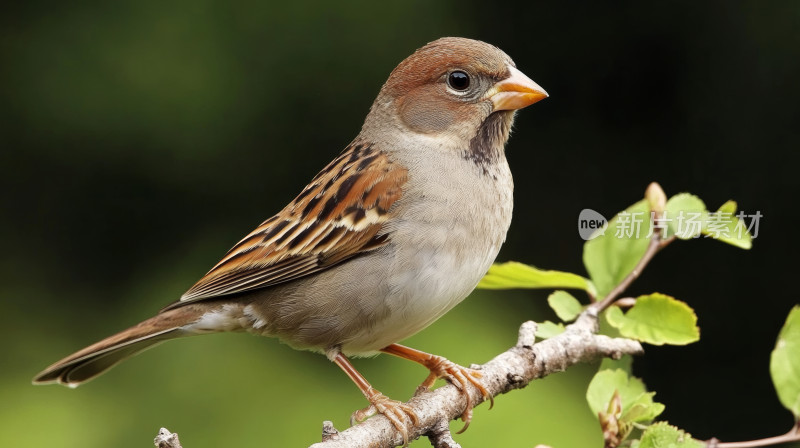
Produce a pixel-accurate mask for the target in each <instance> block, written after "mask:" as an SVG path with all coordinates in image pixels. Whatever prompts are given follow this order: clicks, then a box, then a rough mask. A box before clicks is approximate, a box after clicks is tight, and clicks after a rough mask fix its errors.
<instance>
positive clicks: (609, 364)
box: [599, 333, 633, 375]
mask: <svg viewBox="0 0 800 448" xmlns="http://www.w3.org/2000/svg"><path fill="white" fill-rule="evenodd" d="M601 334H605V333H601ZM616 369H621V370H623V371H625V372H627V373H628V375H630V374H631V372H633V356H631V355H624V356H622V358H620V359H611V358H603V360H602V361H600V369H599V370H616Z"/></svg>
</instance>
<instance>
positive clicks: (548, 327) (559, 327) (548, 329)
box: [536, 320, 564, 339]
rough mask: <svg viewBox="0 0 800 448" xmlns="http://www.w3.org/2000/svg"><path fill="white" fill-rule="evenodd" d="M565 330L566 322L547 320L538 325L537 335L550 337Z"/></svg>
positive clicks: (544, 337) (542, 337)
mask: <svg viewBox="0 0 800 448" xmlns="http://www.w3.org/2000/svg"><path fill="white" fill-rule="evenodd" d="M563 332H564V324H561V323H558V324H556V323H553V322H550V321H549V320H546V321H544V322H542V323H540V324H538V325H537V326H536V337H537V338H540V339H550V338H552V337H553V336H558V335H559V334H561V333H563Z"/></svg>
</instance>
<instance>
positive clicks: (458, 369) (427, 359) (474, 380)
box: [381, 344, 494, 434]
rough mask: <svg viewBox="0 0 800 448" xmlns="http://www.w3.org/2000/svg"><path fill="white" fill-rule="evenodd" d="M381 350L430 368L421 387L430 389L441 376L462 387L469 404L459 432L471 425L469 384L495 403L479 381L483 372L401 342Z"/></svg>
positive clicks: (491, 404) (491, 403)
mask: <svg viewBox="0 0 800 448" xmlns="http://www.w3.org/2000/svg"><path fill="white" fill-rule="evenodd" d="M381 351H382V352H384V353H388V354H390V355H394V356H397V357H400V358H403V359H407V360H409V361H414V362H416V363H418V364H422V365H423V366H425V367H426V368H427V369H428V370H430V372H431V373H430V374H429V375H428V377H427V378H425V381H423V382H422V384H420V385H419V389H422V390H428V389H430V388H431V387H433V383H434V382H436V380H437V379H439V378H445V379H447V380H448V381H450V382H451V383H453V384H454V385H455V386H456V387H458V388H459V389H461V393H463V394H464V397H465V398H466V400H467V406H466V408H465V409H464V413H463V414H461V420H463V421H464V427H463V428H461V430H460V431H458V433H459V434H460V433H462V432H464V431H466V430H467V427H469V423H470V421H471V420H472V406H473V403H472V397H471V396H470V395H469V392H468V391H467V384H472V385H473V386H475V387H476V388H477V389H478V390H479V391H480V393H481V395H483V398H484V399H485V400H487V399H488V400H489V401H490V406H489V408H490V409H491V407H492V406H493V405H494V399H493V398H492V396H491V395H490V394H489V391H487V390H486V388H485V387H483V385H482V384H481V383H480V381H478V378H480V377H481V373H480V372H478V371H477V370H473V369H468V368H466V367H462V366H460V365H458V364H456V363H454V362H452V361H449V360H448V359H447V358H443V357H441V356H437V355H432V354H430V353H425V352H422V351H419V350H415V349H413V348H410V347H406V346H403V345H399V344H392V345H390V346H388V347H385V348H382V349H381ZM419 389H418V390H419Z"/></svg>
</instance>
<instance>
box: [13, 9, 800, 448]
mask: <svg viewBox="0 0 800 448" xmlns="http://www.w3.org/2000/svg"><path fill="white" fill-rule="evenodd" d="M0 8H2V9H0V58H1V59H0V81H2V82H0V145H2V150H0V201H1V202H0V206H1V207H2V208H0V210H2V214H3V218H4V219H2V220H0V238H2V251H0V267H2V269H0V300H2V305H3V312H2V313H0V331H2V336H3V340H4V341H5V342H4V343H3V344H2V346H0V359H3V360H4V361H3V362H2V366H3V367H2V368H1V369H0V398H1V399H2V406H0V446H32V447H36V446H47V447H78V446H80V447H104V446H115V447H120V448H121V447H143V446H150V440H151V439H152V438H153V437H154V436H155V434H156V432H157V431H158V428H159V427H161V426H166V427H168V428H169V429H170V430H172V431H175V432H178V433H180V435H181V440H182V441H183V443H184V445H185V446H186V447H187V448H201V447H217V446H241V447H250V446H253V447H255V446H264V445H267V446H272V445H274V446H304V445H307V444H310V443H312V442H314V441H317V440H318V438H319V434H320V429H321V423H322V421H323V420H326V419H330V420H333V421H334V423H335V424H336V425H337V427H339V428H342V429H343V428H345V427H346V426H347V419H348V417H349V414H350V412H352V411H353V410H355V409H357V408H360V407H363V406H364V405H365V402H364V400H363V398H362V397H361V396H360V394H359V393H358V391H357V390H356V388H355V387H354V386H353V385H352V384H351V383H350V382H349V380H348V379H347V378H346V377H345V375H343V374H342V373H341V372H339V370H338V368H336V367H335V366H334V365H332V364H331V363H330V362H328V360H327V359H325V358H324V357H322V356H319V355H314V354H310V353H304V352H295V351H293V350H290V349H288V348H287V347H285V346H283V345H281V344H279V343H278V342H276V341H275V340H271V339H266V338H256V337H252V336H249V335H243V334H226V335H213V336H205V337H202V338H191V339H186V340H180V341H174V342H171V343H168V344H165V345H163V346H160V347H158V348H157V349H154V350H152V351H149V352H147V353H144V354H143V355H141V356H139V357H137V358H135V359H133V360H130V361H128V362H127V363H125V364H123V365H122V366H120V367H118V368H116V369H114V370H112V371H111V372H110V373H108V374H106V375H104V376H102V377H100V378H99V379H97V380H96V381H93V382H91V383H89V384H87V385H85V386H83V387H81V388H79V389H77V390H68V389H66V388H62V387H55V386H50V387H33V386H31V385H30V379H31V378H32V377H33V375H34V374H35V373H36V372H38V371H39V370H40V369H41V368H43V367H45V366H47V365H49V364H50V363H51V362H53V361H55V360H57V359H59V358H61V357H62V356H65V355H67V354H69V353H71V352H72V351H74V350H76V349H79V348H81V347H83V346H85V345H87V344H89V343H91V342H94V341H96V340H98V339H100V338H102V337H105V336H107V335H109V334H111V333H113V332H115V331H118V330H120V329H123V328H125V327H127V326H129V325H132V324H134V323H136V322H138V321H140V320H142V319H144V318H147V317H149V316H150V315H152V314H153V313H154V312H156V311H157V310H158V309H160V307H162V306H163V305H166V304H167V303H170V302H171V301H173V300H175V299H176V298H177V297H179V296H180V294H181V293H183V292H184V291H185V290H186V289H187V288H188V287H189V286H191V285H192V284H193V283H194V281H195V280H196V279H197V278H199V276H201V275H202V274H203V273H204V272H205V271H206V270H207V269H208V268H209V267H210V266H211V265H213V263H215V262H216V261H217V259H218V258H219V257H220V256H221V255H222V254H223V253H224V252H225V251H226V250H227V249H228V248H229V247H230V246H231V245H232V244H234V243H235V242H236V241H238V240H239V238H240V237H241V236H242V235H244V234H245V233H246V232H249V231H250V230H251V229H252V228H253V227H254V226H256V225H257V224H258V223H260V222H261V221H262V220H263V219H265V218H267V217H269V216H271V214H273V213H275V212H276V211H277V210H279V209H280V208H281V207H282V206H283V205H284V204H285V203H287V202H288V201H289V200H291V199H292V198H293V197H294V195H295V194H296V193H298V192H299V191H300V189H301V188H302V187H303V186H305V184H306V182H307V181H308V180H309V179H310V178H311V177H313V176H314V174H316V172H317V171H318V170H319V169H320V168H322V167H323V166H324V164H326V163H327V162H328V161H329V160H330V159H332V158H333V157H334V156H335V155H336V154H337V153H338V152H339V151H340V150H341V149H342V148H343V147H344V146H345V145H346V144H347V143H348V142H349V141H350V139H352V138H353V137H354V136H355V135H356V134H357V132H358V130H359V129H360V126H361V123H362V120H363V118H364V116H365V114H366V112H367V110H368V108H369V105H370V104H371V102H372V100H373V98H374V96H375V95H376V93H377V91H378V89H379V88H380V86H381V84H382V83H383V82H384V81H385V79H386V77H387V76H388V74H389V72H390V71H391V69H392V68H394V66H395V65H396V64H397V63H398V62H399V61H400V60H402V59H403V58H405V57H406V56H407V55H409V54H410V53H411V52H412V51H413V50H414V49H416V48H418V47H420V46H422V45H424V44H425V43H426V42H428V41H431V40H434V39H436V38H438V37H441V36H446V35H457V36H465V37H472V38H477V39H482V40H485V41H488V42H490V43H493V44H495V45H497V46H499V47H500V48H502V49H503V50H505V51H506V52H507V53H508V54H510V55H511V56H512V57H513V58H514V59H515V61H516V63H517V66H518V67H519V68H520V69H521V70H522V71H524V72H525V73H526V74H528V75H529V76H530V77H531V78H533V79H534V80H536V81H537V82H538V83H539V84H541V85H542V86H543V87H544V88H545V89H547V91H548V92H549V93H550V95H551V98H550V99H548V100H546V101H543V102H541V103H539V104H536V105H535V106H533V107H531V108H530V109H526V110H524V111H523V112H522V113H521V114H519V117H518V120H517V123H516V128H515V129H516V130H515V133H514V135H513V136H512V139H511V142H510V144H509V146H508V148H507V149H508V158H509V161H510V163H511V166H512V171H513V172H514V175H515V180H516V209H515V218H514V222H513V224H512V228H511V232H510V234H509V237H508V241H507V243H506V246H505V247H504V249H503V252H502V253H501V255H500V257H499V259H500V260H511V259H513V260H519V261H523V262H527V263H530V264H535V265H537V266H540V267H546V268H553V269H562V270H569V271H574V272H583V268H582V264H581V246H582V240H581V239H580V238H579V236H578V232H577V216H578V213H579V212H580V210H581V209H583V208H592V209H594V210H597V211H599V212H601V213H603V214H605V215H606V216H607V217H608V216H611V215H613V214H614V213H615V212H617V211H619V210H621V209H622V208H624V207H625V206H627V205H629V204H631V203H633V202H635V201H636V200H637V199H638V198H640V197H641V195H642V194H643V191H644V188H645V187H646V185H647V184H648V183H649V182H650V181H653V180H656V181H659V182H661V184H662V185H663V186H664V188H665V190H666V191H667V193H668V194H674V193H678V192H680V191H691V192H693V193H695V194H697V195H699V196H700V197H701V198H703V199H705V200H706V201H707V203H708V205H709V207H710V208H716V207H717V206H719V205H720V204H722V203H723V202H724V201H726V200H727V199H731V198H732V199H736V200H738V201H739V205H740V208H741V209H742V210H745V211H746V212H747V213H755V212H756V211H760V212H761V213H762V214H763V215H764V218H763V219H762V220H761V222H760V232H759V235H758V238H757V239H756V241H755V247H754V248H753V250H752V251H750V252H745V251H741V250H738V249H735V248H732V247H729V246H725V245H723V244H719V243H716V242H713V241H708V240H701V241H692V242H689V243H684V244H678V245H674V246H672V247H670V248H669V249H668V250H667V251H665V252H664V253H662V254H660V255H659V256H658V257H657V258H656V260H655V261H654V262H653V263H652V265H651V266H650V268H649V269H648V270H647V272H646V273H645V275H644V277H643V278H642V279H640V280H639V281H637V283H636V284H635V285H634V287H633V288H632V290H631V294H639V293H646V292H651V291H660V292H664V293H668V294H671V295H674V296H676V297H678V298H680V299H682V300H684V301H686V302H689V303H690V304H691V305H692V306H693V307H694V308H695V309H696V310H697V312H698V315H699V324H700V326H701V330H702V340H701V341H700V342H699V343H696V344H694V345H692V346H689V347H685V348H683V347H681V348H675V347H648V348H647V356H646V357H644V358H641V359H638V360H637V361H636V363H635V366H634V370H635V372H636V373H637V374H638V375H640V376H643V377H644V379H645V381H646V383H647V384H648V386H649V387H650V388H651V389H652V390H655V391H657V392H658V395H657V399H658V400H659V401H661V402H664V403H665V404H666V405H667V411H666V413H665V414H664V417H665V418H667V419H669V420H670V421H671V422H672V423H674V424H677V425H679V426H681V427H682V428H684V429H686V430H688V431H690V432H692V433H693V434H694V435H695V436H697V437H700V438H709V437H712V436H717V437H719V438H720V439H722V440H742V439H752V438H760V437H765V436H769V435H775V434H778V433H782V432H784V431H785V430H786V429H788V427H789V426H790V425H791V417H790V416H789V414H788V412H786V411H785V410H783V409H782V408H781V406H780V404H779V403H778V401H777V398H776V396H775V393H774V391H773V390H772V386H771V383H770V381H769V376H768V359H769V351H770V350H771V349H772V346H773V344H774V339H775V337H776V335H777V333H778V330H779V328H780V325H781V324H782V322H783V319H784V318H785V317H786V314H787V313H788V311H789V308H790V307H791V305H792V304H795V303H798V295H797V291H796V290H797V286H796V277H795V276H796V275H797V274H796V269H797V262H796V253H797V252H798V249H800V247H798V242H797V238H796V237H794V235H795V234H796V230H795V229H796V226H797V224H798V218H800V216H799V215H800V214H798V212H797V209H798V206H797V197H798V193H800V188H799V187H800V180H798V178H799V177H800V176H798V174H797V162H798V155H797V153H798V151H799V150H800V106H799V104H800V102H799V100H800V4H798V3H797V2H795V1H770V2H761V1H744V2H728V1H706V2H689V1H682V2H660V3H656V2H613V3H611V2H534V1H529V2H524V3H514V2H509V1H505V2H501V3H495V4H490V3H488V2H479V1H467V0H461V1H440V2H426V1H416V2H347V3H345V2H323V1H316V2H308V1H298V2H280V3H277V4H272V3H270V2H255V1H251V2H248V1H234V2H213V1H208V0H193V1H175V2H156V1H151V0H143V1H137V2H130V1H123V2H100V1H76V2H54V1H47V0H33V1H28V2H15V3H11V2H7V3H6V4H5V5H4V6H2V7H0ZM545 297H546V293H544V292H527V291H513V292H500V293H487V292H479V293H475V294H473V296H472V297H471V298H470V299H469V300H467V301H465V302H464V304H462V305H461V306H459V307H458V308H456V310H454V311H453V312H451V313H450V314H448V315H447V316H445V317H444V318H442V319H441V320H440V321H439V322H437V324H435V325H433V326H432V327H431V328H429V329H427V330H425V331H424V332H422V333H420V334H419V335H417V336H415V337H414V338H413V339H412V340H409V341H408V344H409V345H413V346H415V347H417V348H420V349H423V350H426V351H431V352H434V353H438V354H442V355H445V356H448V357H449V358H450V359H452V360H454V361H456V362H460V363H462V364H469V363H473V362H478V363H479V362H485V361H487V360H489V359H490V358H491V357H492V356H494V355H495V354H496V353H499V352H500V351H502V350H504V349H505V348H507V347H508V346H510V345H512V344H513V343H514V341H515V339H516V331H517V326H518V325H519V324H520V323H521V322H522V321H523V320H527V319H539V320H543V319H554V316H553V314H552V312H550V311H548V310H547V309H546V307H543V306H542V303H543V301H544V300H543V299H544V298H545ZM356 365H357V367H358V368H359V369H361V370H362V372H363V373H364V374H365V375H366V376H367V378H369V379H370V380H371V381H372V382H373V383H374V384H375V386H376V387H377V388H379V389H380V390H382V391H383V392H385V393H387V394H388V395H390V396H392V397H394V398H399V399H406V398H407V397H409V396H410V394H411V393H412V392H413V390H414V388H415V387H416V385H417V384H418V383H419V382H420V381H421V380H422V379H423V378H424V377H425V375H426V372H425V371H424V370H423V369H421V368H419V367H418V366H415V365H413V364H411V363H408V362H405V361H401V360H397V359H394V358H390V357H385V356H383V357H378V358H377V359H371V360H359V361H357V364H356ZM595 368H596V366H581V367H578V368H575V369H570V370H569V371H568V372H566V373H562V374H559V375H554V376H552V377H550V378H547V379H546V380H544V381H538V382H536V383H535V384H533V385H532V386H531V387H529V388H527V389H525V390H522V391H516V392H514V393H511V394H508V395H506V396H501V397H499V398H498V399H497V400H496V404H495V407H494V409H493V410H491V411H487V409H486V406H481V407H480V408H478V409H477V410H476V412H475V414H476V415H475V419H474V422H473V424H472V426H471V427H470V430H469V431H467V432H466V433H465V434H463V435H461V436H458V440H459V441H460V442H461V443H462V444H463V445H464V446H509V447H523V446H525V447H530V446H533V445H535V444H537V443H546V444H550V445H552V446H554V447H560V448H566V447H588V446H601V436H600V433H599V430H598V428H597V424H596V423H595V421H594V419H593V417H592V415H591V414H590V412H589V410H588V408H587V406H586V405H585V402H584V400H583V394H584V391H585V387H586V384H587V381H588V378H589V376H590V375H591V374H592V372H593V370H594V369H595ZM453 425H454V427H457V426H458V425H459V423H454V424H453ZM414 445H415V446H420V447H422V446H428V442H427V441H425V440H422V441H418V442H416V443H415V444H414Z"/></svg>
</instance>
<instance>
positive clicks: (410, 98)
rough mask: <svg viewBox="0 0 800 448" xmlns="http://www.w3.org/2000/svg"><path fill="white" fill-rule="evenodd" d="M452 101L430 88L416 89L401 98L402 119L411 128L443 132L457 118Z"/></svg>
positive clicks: (418, 130)
mask: <svg viewBox="0 0 800 448" xmlns="http://www.w3.org/2000/svg"><path fill="white" fill-rule="evenodd" d="M453 106H454V105H453V104H452V101H449V100H448V99H447V98H442V97H441V96H440V95H437V94H435V93H433V92H429V91H428V89H416V90H414V91H412V92H409V93H408V94H407V95H405V96H404V97H402V98H401V99H400V100H399V108H398V109H399V111H400V119H402V120H403V123H404V124H405V125H406V126H408V127H409V129H411V130H413V131H416V132H422V133H426V134H433V133H437V132H442V131H444V130H446V129H448V128H449V127H450V126H451V125H452V124H453V122H454V121H455V120H456V108H455V107H453Z"/></svg>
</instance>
